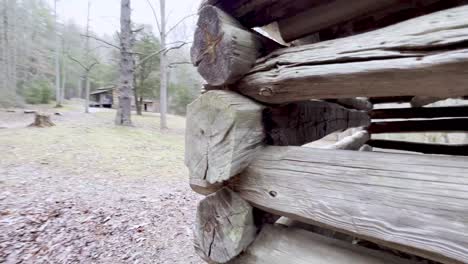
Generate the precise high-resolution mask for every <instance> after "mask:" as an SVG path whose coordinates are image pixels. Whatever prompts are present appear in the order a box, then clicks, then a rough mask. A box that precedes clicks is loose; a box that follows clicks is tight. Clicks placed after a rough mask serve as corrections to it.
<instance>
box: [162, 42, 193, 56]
mask: <svg viewBox="0 0 468 264" xmlns="http://www.w3.org/2000/svg"><path fill="white" fill-rule="evenodd" d="M187 44H188V42H182V43H181V44H180V45H179V46H173V47H170V48H166V50H165V51H164V54H167V53H168V52H169V51H171V50H175V49H180V48H182V47H183V46H185V45H187Z"/></svg>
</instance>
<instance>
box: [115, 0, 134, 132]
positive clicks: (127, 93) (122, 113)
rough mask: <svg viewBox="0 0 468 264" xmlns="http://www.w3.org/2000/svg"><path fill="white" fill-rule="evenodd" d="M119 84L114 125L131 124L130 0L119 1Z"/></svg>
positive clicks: (132, 65) (132, 68)
mask: <svg viewBox="0 0 468 264" xmlns="http://www.w3.org/2000/svg"><path fill="white" fill-rule="evenodd" d="M120 5H121V6H120V85H119V91H118V93H119V94H118V96H119V105H118V107H117V114H116V117H115V124H116V125H123V126H131V125H132V120H131V111H132V102H131V94H132V89H133V72H134V64H135V62H134V60H133V56H132V46H133V41H132V21H131V12H132V10H131V8H130V0H121V2H120Z"/></svg>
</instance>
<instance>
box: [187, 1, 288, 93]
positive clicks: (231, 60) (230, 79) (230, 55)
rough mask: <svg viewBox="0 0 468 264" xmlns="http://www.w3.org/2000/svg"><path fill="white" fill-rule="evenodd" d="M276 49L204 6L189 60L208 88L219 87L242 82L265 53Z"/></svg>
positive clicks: (217, 9) (271, 43)
mask: <svg viewBox="0 0 468 264" xmlns="http://www.w3.org/2000/svg"><path fill="white" fill-rule="evenodd" d="M276 47H279V44H276V43H275V42H274V41H272V40H269V39H267V38H266V37H263V36H262V35H260V34H258V33H256V32H254V31H251V30H249V29H247V28H244V27H243V26H242V25H241V24H239V22H237V21H236V20H235V19H234V18H232V17H231V16H230V15H228V14H227V13H225V12H224V11H222V10H221V9H219V8H217V7H214V6H211V5H207V6H205V7H203V9H201V10H200V13H199V19H198V23H197V28H196V30H195V36H194V43H193V45H192V49H191V58H192V63H193V64H194V65H195V66H196V67H198V72H199V73H200V75H201V76H202V77H203V78H204V79H205V80H206V81H207V82H208V84H210V85H215V86H219V85H225V84H232V83H234V82H236V81H237V80H239V79H240V78H242V76H244V75H245V74H246V73H247V72H249V70H250V69H251V68H252V67H253V66H254V65H255V60H256V59H257V58H258V57H259V56H260V55H261V54H262V53H263V50H264V49H274V48H276Z"/></svg>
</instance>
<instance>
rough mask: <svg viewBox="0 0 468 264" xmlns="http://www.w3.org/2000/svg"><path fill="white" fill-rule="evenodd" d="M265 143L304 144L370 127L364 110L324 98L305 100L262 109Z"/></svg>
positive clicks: (280, 144)
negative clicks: (355, 128)
mask: <svg viewBox="0 0 468 264" xmlns="http://www.w3.org/2000/svg"><path fill="white" fill-rule="evenodd" d="M263 124H264V127H265V133H266V143H267V144H269V145H275V146H301V145H304V144H307V143H310V142H312V141H315V140H318V139H321V138H323V137H325V136H326V135H329V134H331V133H333V132H336V131H343V130H346V129H348V128H351V127H360V126H368V125H369V124H370V119H369V116H368V115H367V112H365V111H356V110H351V109H347V108H344V107H341V106H339V105H337V104H334V103H328V102H323V101H317V100H312V101H304V102H297V103H291V104H286V105H282V106H278V107H267V108H265V109H264V111H263Z"/></svg>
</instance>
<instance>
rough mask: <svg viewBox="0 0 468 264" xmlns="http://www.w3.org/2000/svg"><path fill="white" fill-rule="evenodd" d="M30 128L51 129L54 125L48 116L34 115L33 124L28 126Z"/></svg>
mask: <svg viewBox="0 0 468 264" xmlns="http://www.w3.org/2000/svg"><path fill="white" fill-rule="evenodd" d="M29 126H30V127H51V126H55V124H54V123H53V122H52V121H51V120H50V115H46V114H42V113H36V115H35V117H34V122H33V123H32V124H30V125H29Z"/></svg>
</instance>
